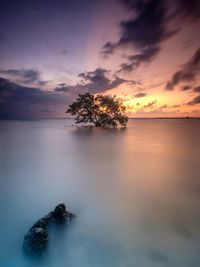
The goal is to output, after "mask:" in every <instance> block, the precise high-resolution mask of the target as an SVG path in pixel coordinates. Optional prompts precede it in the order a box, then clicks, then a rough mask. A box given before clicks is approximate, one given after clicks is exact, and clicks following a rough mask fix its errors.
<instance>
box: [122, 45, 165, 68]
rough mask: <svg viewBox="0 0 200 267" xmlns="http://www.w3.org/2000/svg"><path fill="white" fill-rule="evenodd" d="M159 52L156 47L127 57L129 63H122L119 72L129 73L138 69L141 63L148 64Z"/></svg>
mask: <svg viewBox="0 0 200 267" xmlns="http://www.w3.org/2000/svg"><path fill="white" fill-rule="evenodd" d="M159 51H160V48H159V47H156V46H155V47H148V48H145V49H144V50H143V51H142V52H141V53H139V54H136V55H133V56H130V57H129V62H131V63H122V64H121V66H120V70H119V72H125V73H126V72H131V71H132V70H134V69H136V68H138V67H139V66H140V64H141V63H150V62H151V61H152V60H153V59H154V58H155V57H156V55H157V54H158V52H159Z"/></svg>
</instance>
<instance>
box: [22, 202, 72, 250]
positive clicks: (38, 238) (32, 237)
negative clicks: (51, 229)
mask: <svg viewBox="0 0 200 267" xmlns="http://www.w3.org/2000/svg"><path fill="white" fill-rule="evenodd" d="M74 217H76V216H75V215H74V214H73V213H70V212H68V211H67V210H66V206H65V204H64V203H62V204H59V205H57V206H56V207H55V209H54V211H51V212H49V213H48V214H47V215H46V216H44V217H43V218H41V219H39V220H38V221H37V222H36V223H34V225H33V226H32V227H31V228H30V230H29V231H28V233H27V234H26V235H25V236H24V242H23V249H24V251H25V252H28V253H39V252H42V251H43V250H44V248H45V247H46V245H47V243H48V225H49V223H50V222H52V223H53V222H54V223H55V222H59V221H64V220H67V222H68V223H69V222H70V219H71V218H74Z"/></svg>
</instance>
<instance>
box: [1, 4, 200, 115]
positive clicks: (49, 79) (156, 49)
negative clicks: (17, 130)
mask: <svg viewBox="0 0 200 267" xmlns="http://www.w3.org/2000/svg"><path fill="white" fill-rule="evenodd" d="M199 33H200V1H199V0H190V1H188V0H168V1H166V0H73V1H69V0H48V1H47V0H43V1H40V0H34V1H33V0H32V1H31V0H18V1H13V0H3V1H2V0H0V119H38V118H65V117H66V114H65V111H66V110H67V107H68V105H69V104H71V103H72V102H73V101H74V100H75V99H76V97H77V95H78V94H79V93H85V92H88V91H89V92H91V93H94V94H97V93H102V94H107V95H112V96H116V97H118V98H119V99H121V101H122V102H123V104H124V105H125V106H126V109H127V114H128V116H129V117H133V118H137V117H148V118H149V117H150V118H152V117H185V116H190V117H200V34H199Z"/></svg>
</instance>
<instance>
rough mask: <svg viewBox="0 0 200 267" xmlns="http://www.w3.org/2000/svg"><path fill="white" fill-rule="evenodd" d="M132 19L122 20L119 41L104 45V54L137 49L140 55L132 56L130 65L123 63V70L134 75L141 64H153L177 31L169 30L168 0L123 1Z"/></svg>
mask: <svg viewBox="0 0 200 267" xmlns="http://www.w3.org/2000/svg"><path fill="white" fill-rule="evenodd" d="M121 2H122V4H123V5H124V6H125V7H126V8H128V10H129V11H130V12H131V14H132V16H131V18H130V19H128V20H125V21H121V22H120V24H119V26H120V29H121V34H120V38H119V39H118V41H117V42H115V43H112V42H107V43H106V44H105V45H104V46H103V50H102V53H103V54H104V55H110V54H113V53H114V52H115V51H116V50H117V49H124V48H133V49H137V50H139V51H140V52H139V53H137V54H136V55H133V56H131V57H129V63H123V64H122V65H121V69H120V71H126V72H130V71H132V70H133V69H135V68H137V67H138V66H139V65H140V64H141V63H149V62H151V61H152V60H153V59H154V58H155V57H156V55H157V54H158V53H159V51H160V44H161V43H162V42H163V41H164V40H166V39H168V38H170V37H171V36H173V35H174V34H175V33H176V32H177V31H176V30H168V27H167V7H166V1H164V0H147V1H146V0H141V1H131V0H121Z"/></svg>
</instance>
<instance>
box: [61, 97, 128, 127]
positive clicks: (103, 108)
mask: <svg viewBox="0 0 200 267" xmlns="http://www.w3.org/2000/svg"><path fill="white" fill-rule="evenodd" d="M125 111H126V108H125V106H124V105H123V104H122V102H121V101H119V100H118V99H116V98H115V97H111V96H108V95H102V94H98V95H93V94H91V93H85V94H79V95H78V98H77V99H76V101H75V102H74V103H72V104H71V105H70V106H69V108H68V110H67V111H66V113H70V114H71V115H72V116H74V117H75V118H74V119H75V121H76V123H77V124H79V123H81V124H92V125H94V126H95V127H117V126H118V125H121V126H126V124H127V122H128V117H127V116H126V114H125Z"/></svg>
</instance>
